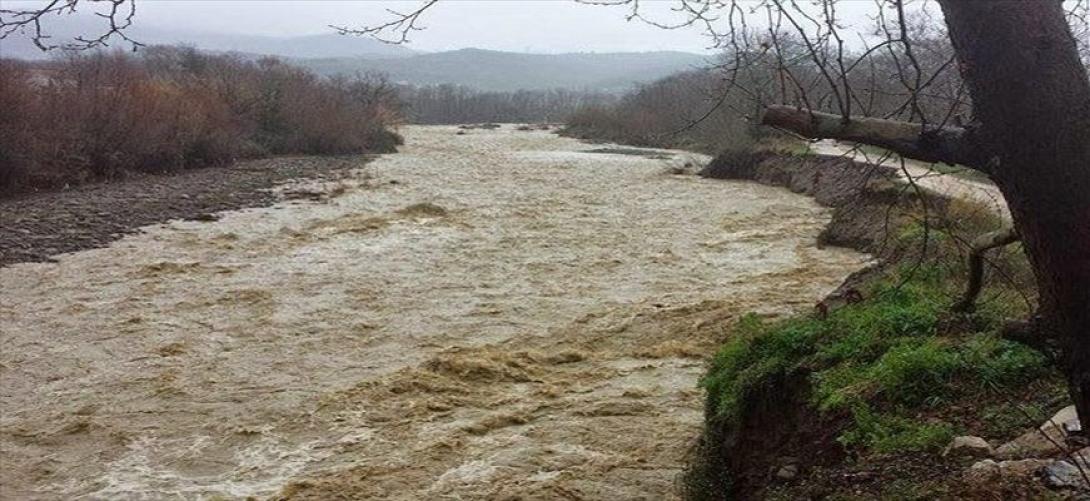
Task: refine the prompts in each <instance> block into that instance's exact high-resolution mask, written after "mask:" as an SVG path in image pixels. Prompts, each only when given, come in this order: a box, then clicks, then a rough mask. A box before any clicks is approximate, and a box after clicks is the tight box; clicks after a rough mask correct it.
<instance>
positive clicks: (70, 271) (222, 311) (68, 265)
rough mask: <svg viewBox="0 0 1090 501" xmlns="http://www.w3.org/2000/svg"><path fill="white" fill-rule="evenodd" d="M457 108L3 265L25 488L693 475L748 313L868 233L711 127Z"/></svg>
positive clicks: (780, 301) (12, 470) (403, 490)
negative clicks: (598, 125)
mask: <svg viewBox="0 0 1090 501" xmlns="http://www.w3.org/2000/svg"><path fill="white" fill-rule="evenodd" d="M457 132H458V129H457V128H454V127H412V128H408V129H407V130H406V131H405V135H406V146H405V148H404V151H403V152H402V153H399V154H396V155H389V156H384V157H381V158H380V159H378V160H376V161H375V162H373V163H371V164H369V165H367V166H366V167H365V168H363V169H359V170H356V171H353V175H352V176H351V177H349V178H347V179H345V180H343V181H344V183H346V184H343V185H342V184H338V185H336V186H332V185H331V184H330V183H316V184H314V185H313V186H297V187H295V188H293V189H311V190H319V191H320V190H328V194H327V195H326V196H322V197H319V198H318V200H316V201H313V202H307V203H294V204H280V205H276V206H273V207H270V208H264V209H251V210H244V211H236V212H229V213H226V214H224V216H223V217H222V218H221V219H220V220H218V221H215V222H172V223H170V224H167V225H163V226H159V227H151V228H147V229H146V231H144V232H142V233H140V234H136V235H130V236H127V237H125V238H123V239H121V240H120V241H118V242H115V243H114V244H113V245H111V246H110V247H107V248H101V249H94V250H90V251H85V252H79V253H74V254H68V255H62V256H60V257H59V258H58V262H57V263H42V264H18V265H13V266H9V267H7V268H3V269H0V281H2V282H3V283H4V284H5V287H4V288H3V289H2V290H0V336H2V339H0V342H2V343H3V345H4V347H5V349H4V350H3V352H2V353H0V371H2V372H0V405H2V409H3V411H4V412H3V417H2V421H0V447H2V453H3V454H2V457H3V463H4V464H3V467H2V468H0V485H3V486H4V493H3V494H4V496H5V497H9V498H47V499H55V498H70V497H75V496H88V497H91V498H109V499H116V498H119V497H121V498H124V497H137V496H141V495H142V496H147V497H168V496H185V497H195V496H201V495H204V496H225V497H245V496H267V495H277V493H280V495H282V496H284V497H289V498H314V499H319V498H321V499H328V498H331V497H334V496H343V497H347V498H388V499H390V498H392V499H421V498H436V497H444V496H447V497H460V498H469V499H474V498H489V497H494V496H498V495H500V494H505V495H522V496H523V497H527V498H534V497H537V498H548V499H555V498H558V497H568V498H585V499H600V498H626V499H638V498H646V499H662V498H669V497H672V496H674V494H675V492H676V490H675V478H676V476H677V474H678V472H679V471H680V469H681V468H682V467H683V464H684V461H683V458H684V455H685V453H686V452H687V450H688V448H689V446H690V445H691V443H692V442H691V441H692V439H693V438H694V437H696V436H697V433H698V430H699V427H700V424H701V420H702V403H703V402H702V396H701V394H700V392H699V391H698V390H697V388H696V380H697V378H698V377H699V376H700V374H701V373H702V372H703V371H704V361H705V359H706V357H707V356H708V355H710V353H711V350H712V349H713V347H714V346H716V345H717V344H718V343H719V342H721V340H722V338H723V336H724V335H725V330H726V329H727V328H728V327H729V326H730V325H731V319H732V318H733V317H735V316H737V315H739V314H741V313H745V312H749V311H758V312H763V313H768V314H777V313H784V312H789V311H793V310H797V309H802V308H810V307H811V306H812V304H813V302H814V301H815V300H817V299H818V298H820V297H822V296H824V295H825V294H827V293H828V292H829V291H830V290H832V289H833V288H835V287H836V285H837V284H839V283H840V282H841V281H842V280H843V278H844V277H845V276H846V275H847V274H849V273H850V272H851V271H853V270H855V269H857V268H858V267H859V266H861V265H862V263H863V261H865V259H866V258H865V256H863V255H860V254H858V253H855V252H851V251H847V250H843V249H834V248H828V249H818V248H816V247H815V246H814V242H815V239H816V237H817V235H818V234H819V233H820V231H821V229H822V228H823V227H825V226H826V224H827V223H828V221H829V218H830V211H829V210H827V209H824V208H822V207H821V206H819V205H818V204H816V203H815V202H813V201H812V200H810V199H808V198H806V197H804V196H800V195H797V194H793V193H791V192H789V191H787V190H783V189H777V188H770V187H766V186H761V185H758V184H754V183H742V182H724V181H716V180H710V179H702V178H699V177H696V176H692V175H674V174H671V173H672V172H679V171H684V169H679V168H678V167H679V166H684V164H686V163H689V164H692V163H695V162H694V159H693V158H690V157H689V156H688V154H683V153H679V152H665V153H664V152H662V151H657V152H656V154H655V155H650V156H649V157H641V156H633V155H622V154H610V153H593V152H589V151H588V150H591V149H593V148H594V147H593V146H590V145H584V144H582V143H579V142H577V141H575V140H571V139H564V138H559V137H556V136H554V135H551V134H548V133H545V132H540V131H517V130H515V129H514V128H513V127H510V126H505V127H504V128H501V129H497V130H472V131H467V132H466V134H463V135H458V134H457ZM667 154H669V155H667ZM652 157H653V158H652ZM663 157H665V158H663ZM697 160H699V159H697Z"/></svg>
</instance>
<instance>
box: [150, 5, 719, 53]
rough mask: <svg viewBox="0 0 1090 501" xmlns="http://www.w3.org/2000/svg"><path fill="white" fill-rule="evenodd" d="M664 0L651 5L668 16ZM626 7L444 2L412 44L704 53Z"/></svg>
mask: <svg viewBox="0 0 1090 501" xmlns="http://www.w3.org/2000/svg"><path fill="white" fill-rule="evenodd" d="M418 5H419V2H416V1H411V2H403V1H399V2H388V1H377V0H360V1H349V0H341V1H291V0H281V1H257V0H250V1H221V0H215V1H209V0H205V1H195V0H188V1H186V0H151V1H149V0H143V2H142V3H141V4H140V16H141V17H140V22H142V23H147V24H149V25H155V26H161V27H173V28H181V29H187V30H201V31H216V32H237V33H246V34H255V35H300V34H315V33H323V32H328V31H329V30H328V28H326V26H327V25H330V24H348V25H353V26H360V25H369V24H375V23H376V22H377V21H379V20H384V19H388V14H387V13H386V12H385V9H387V8H391V9H394V10H399V11H407V10H412V8H413V7H414V6H418ZM668 6H669V4H668V2H651V4H650V5H649V6H648V9H649V10H651V11H653V12H655V13H657V14H659V15H662V16H665V17H669V16H670V14H671V13H670V12H669V9H668ZM625 12H626V11H625V9H623V8H619V7H602V6H592V5H579V4H576V3H574V2H572V1H569V0H491V1H477V0H444V1H442V2H440V3H439V4H437V5H436V6H435V7H433V9H432V10H431V11H429V12H428V14H427V17H426V18H424V21H423V24H424V25H425V26H426V27H427V30H425V31H421V32H418V33H415V34H414V35H413V37H412V43H411V44H410V45H409V47H412V48H414V49H419V50H426V51H435V50H447V49H459V48H464V47H477V48H485V49H496V50H510V51H532V52H570V51H599V52H602V51H644V50H663V49H669V50H685V51H694V52H699V51H701V50H702V49H703V48H704V47H705V46H706V45H708V42H707V40H706V39H705V38H704V37H703V35H702V34H701V32H700V31H699V30H696V29H689V30H677V31H670V32H664V31H663V30H660V29H657V28H654V27H651V26H647V25H645V24H643V23H639V22H627V21H626V20H625Z"/></svg>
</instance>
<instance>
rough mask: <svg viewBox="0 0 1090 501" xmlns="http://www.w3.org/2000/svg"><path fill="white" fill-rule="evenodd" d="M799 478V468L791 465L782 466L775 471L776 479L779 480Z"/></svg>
mask: <svg viewBox="0 0 1090 501" xmlns="http://www.w3.org/2000/svg"><path fill="white" fill-rule="evenodd" d="M797 476H799V467H798V466H795V465H793V464H789V465H784V466H782V467H780V469H779V470H777V471H776V478H778V479H780V480H794V479H795V477H797Z"/></svg>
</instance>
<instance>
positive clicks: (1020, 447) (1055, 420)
mask: <svg viewBox="0 0 1090 501" xmlns="http://www.w3.org/2000/svg"><path fill="white" fill-rule="evenodd" d="M1077 429H1079V418H1078V414H1077V413H1076V412H1075V406H1074V405H1072V406H1068V407H1064V408H1063V409H1061V410H1060V411H1059V412H1057V413H1056V414H1055V415H1054V416H1052V419H1049V420H1048V421H1045V422H1044V423H1042V424H1041V426H1040V427H1038V428H1037V429H1036V430H1030V431H1028V432H1026V433H1024V434H1022V435H1021V436H1020V437H1018V438H1016V439H1014V440H1011V441H1010V442H1007V443H1005V444H1003V445H1001V446H999V447H998V448H996V450H995V455H996V457H998V458H1000V459H1022V458H1034V457H1037V458H1039V457H1057V456H1059V455H1061V454H1062V450H1061V449H1060V448H1059V447H1057V446H1056V445H1057V444H1059V445H1061V446H1063V445H1064V443H1065V442H1066V440H1067V431H1068V430H1077Z"/></svg>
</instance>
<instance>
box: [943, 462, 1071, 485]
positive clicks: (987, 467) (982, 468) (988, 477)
mask: <svg viewBox="0 0 1090 501" xmlns="http://www.w3.org/2000/svg"><path fill="white" fill-rule="evenodd" d="M1052 463H1053V461H1052V460H1048V459H1020V460H1013V461H998V462H997V461H995V460H992V459H985V460H983V461H978V462H976V463H974V464H973V466H971V467H969V469H968V470H967V471H966V472H965V476H966V478H967V479H968V480H970V481H975V482H993V481H995V480H998V479H1000V478H1003V479H1008V480H1011V479H1016V480H1017V479H1027V478H1029V477H1032V476H1034V475H1036V474H1037V472H1038V471H1040V470H1041V469H1042V468H1044V467H1047V466H1049V465H1051V464H1052Z"/></svg>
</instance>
